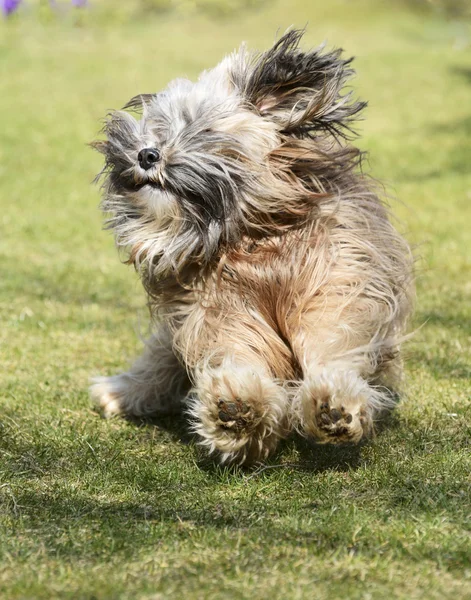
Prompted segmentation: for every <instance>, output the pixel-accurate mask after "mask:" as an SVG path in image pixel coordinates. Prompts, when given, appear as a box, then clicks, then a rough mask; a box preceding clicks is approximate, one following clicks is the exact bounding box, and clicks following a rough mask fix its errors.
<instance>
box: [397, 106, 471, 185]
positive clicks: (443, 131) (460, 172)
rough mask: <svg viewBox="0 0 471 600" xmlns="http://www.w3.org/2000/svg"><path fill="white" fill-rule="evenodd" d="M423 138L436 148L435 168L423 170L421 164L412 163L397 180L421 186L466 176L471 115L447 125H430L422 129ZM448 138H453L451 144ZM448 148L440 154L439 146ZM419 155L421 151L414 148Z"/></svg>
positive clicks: (470, 135) (470, 148) (467, 172)
mask: <svg viewBox="0 0 471 600" xmlns="http://www.w3.org/2000/svg"><path fill="white" fill-rule="evenodd" d="M422 135H423V138H424V139H425V140H431V141H433V143H434V144H435V145H436V147H437V148H438V149H439V150H438V151H437V155H436V157H437V159H436V161H435V162H436V163H437V166H435V168H431V169H428V170H422V169H423V163H421V162H416V163H414V162H411V163H410V165H409V167H408V168H406V169H405V170H404V172H403V173H401V177H400V179H401V180H402V181H405V182H412V183H414V182H415V183H420V182H425V181H428V180H432V179H440V178H442V177H443V176H450V175H454V176H467V175H469V164H470V161H471V146H470V144H469V138H470V137H471V115H469V116H467V117H465V118H460V119H455V120H450V121H448V122H446V123H433V122H432V123H430V124H429V125H428V126H425V127H424V128H423V134H422ZM450 136H453V144H452V145H451V144H450ZM442 143H443V144H444V145H445V146H446V147H447V151H446V152H443V150H442V149H441V147H440V146H441V144H442ZM417 151H418V152H421V148H417Z"/></svg>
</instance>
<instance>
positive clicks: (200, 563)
mask: <svg viewBox="0 0 471 600" xmlns="http://www.w3.org/2000/svg"><path fill="white" fill-rule="evenodd" d="M307 5H309V6H307ZM100 10H102V12H100V11H98V10H97V11H96V12H95V13H93V11H90V13H87V14H85V15H84V17H83V19H82V22H81V26H75V25H74V22H73V19H71V18H68V17H65V16H64V17H63V18H58V19H56V18H54V19H51V18H49V17H48V18H46V16H45V13H44V12H43V13H41V15H42V16H40V19H41V20H40V21H39V22H38V21H37V20H36V17H35V14H33V12H31V11H30V12H28V11H26V12H24V14H23V15H19V16H18V18H16V19H12V20H10V21H8V22H5V23H0V73H1V75H2V76H1V78H0V86H1V88H0V114H1V115H2V126H1V131H0V140H1V144H0V203H1V213H0V214H1V217H0V223H1V232H2V233H1V236H0V252H1V262H0V269H1V275H0V314H1V317H0V318H1V323H2V325H1V328H0V339H1V347H0V364H1V365H2V370H1V374H0V398H1V415H0V453H1V461H0V501H1V512H0V595H1V597H2V598H7V599H9V600H10V599H17V598H31V599H41V598H44V599H49V598H74V599H77V598H79V599H90V600H91V599H92V598H95V599H100V600H101V599H107V598H123V599H125V598H129V599H135V598H146V599H154V600H157V599H165V598H183V597H185V598H208V599H212V600H213V599H220V598H240V599H242V598H249V597H254V598H262V599H263V598H270V599H274V598H280V599H299V598H316V599H323V598H328V599H337V598H339V599H340V598H342V599H349V600H356V599H363V600H367V599H371V598H381V599H383V598H388V599H389V598H403V599H414V598H417V599H424V598H426V599H427V600H432V599H435V598H436V599H439V598H440V599H442V598H453V599H456V600H459V599H463V600H464V599H466V598H470V597H471V521H470V513H471V510H470V508H471V502H470V499H471V498H470V496H471V486H470V484H471V479H470V472H471V469H470V467H471V458H470V450H471V427H470V422H471V403H470V391H471V386H470V380H471V367H470V364H471V350H470V348H471V343H470V342H471V325H470V323H471V283H470V281H471V277H470V276H471V262H470V247H471V228H470V223H471V208H470V206H471V172H470V164H471V146H470V144H469V139H470V136H471V111H470V106H471V69H470V57H471V47H470V43H471V42H470V32H469V28H467V26H466V24H465V23H464V22H462V23H459V22H454V21H446V20H443V19H440V18H439V17H438V16H434V15H433V14H429V13H416V12H411V11H408V9H407V8H406V7H405V5H404V4H403V3H397V4H396V3H393V2H390V3H385V2H379V1H378V2H374V1H373V0H371V2H366V1H363V0H358V1H357V2H355V3H353V2H346V1H343V2H342V1H340V0H332V1H331V2H329V3H326V2H322V3H321V2H317V1H316V2H312V3H306V2H304V1H303V0H293V1H292V2H290V3H288V2H286V3H283V2H274V3H267V4H264V5H263V6H262V8H259V9H257V10H256V9H254V10H252V11H246V12H243V13H242V14H239V13H238V12H235V13H231V15H230V17H229V18H225V19H220V20H214V19H213V20H211V19H212V17H209V16H207V15H206V16H199V15H198V14H190V15H189V16H186V15H182V14H180V13H179V14H172V13H168V14H167V13H165V14H156V15H155V16H152V17H149V18H148V19H142V18H137V17H133V15H128V17H129V18H127V19H121V20H120V19H117V20H115V21H113V22H112V23H111V22H108V21H107V19H106V18H105V16H106V13H105V12H103V10H104V9H100ZM104 15H105V16H104ZM95 17H96V18H95ZM306 22H308V23H309V28H308V34H307V36H306V40H305V43H306V44H311V45H316V44H317V43H318V42H319V41H321V40H323V39H325V38H327V39H328V41H329V43H330V44H332V45H335V44H336V45H341V46H343V47H345V48H346V49H347V51H348V53H351V54H355V55H356V56H357V61H356V67H357V70H358V77H357V80H356V81H355V87H356V89H357V90H358V92H359V94H360V95H361V96H362V97H364V98H367V99H368V100H369V101H370V107H369V108H368V110H367V115H366V117H367V118H366V120H365V121H364V122H362V123H361V127H360V130H361V133H362V139H361V144H362V146H363V147H364V148H366V149H367V150H369V151H370V152H371V158H370V167H371V171H372V172H373V173H374V175H375V176H377V177H378V178H380V179H383V180H384V181H386V183H387V184H388V185H389V186H390V188H391V189H392V190H393V193H394V194H395V195H397V196H398V197H399V198H400V199H401V201H402V202H403V204H398V205H397V206H396V212H397V214H398V216H399V218H400V220H401V222H402V229H403V230H404V231H405V232H406V234H407V235H408V237H409V239H410V240H411V241H412V242H413V243H416V244H420V247H419V253H420V254H421V256H422V260H421V262H420V268H419V276H418V310H417V316H416V320H415V325H416V326H420V325H422V324H423V327H422V328H421V329H420V330H419V332H418V333H417V335H416V337H415V341H414V342H413V343H411V344H410V345H409V350H408V354H409V358H408V369H407V370H408V392H409V393H408V397H407V399H404V400H403V402H402V403H401V404H400V406H399V407H398V409H397V411H396V413H395V415H394V416H393V418H392V419H391V421H390V423H389V424H388V425H387V427H385V428H384V430H383V431H382V433H381V434H380V435H379V436H378V437H377V438H376V439H375V440H374V441H372V442H371V443H369V444H367V445H365V446H362V447H361V448H356V449H349V450H347V449H335V448H330V449H329V448H321V449H318V448H312V447H309V446H308V445H307V444H306V443H304V442H302V441H300V440H296V439H294V440H289V441H288V442H286V444H285V445H284V446H283V448H282V449H281V451H280V453H279V454H278V455H277V456H276V457H274V459H273V460H272V462H271V463H270V467H271V468H267V469H265V470H259V471H255V472H244V471H239V470H227V469H221V468H219V467H217V466H215V465H214V464H212V463H210V462H208V461H207V460H206V459H205V457H204V455H203V454H201V453H200V451H199V449H198V447H197V446H196V445H195V444H194V443H193V442H192V441H191V440H188V439H187V437H186V435H185V433H184V430H182V428H181V426H180V425H179V424H177V425H176V426H175V425H173V424H172V423H169V422H160V423H149V424H145V425H144V424H142V425H140V426H137V425H136V424H132V423H128V422H125V421H119V420H118V421H113V422H105V421H103V420H100V419H99V418H98V417H97V416H96V414H95V413H94V412H93V410H92V409H91V407H90V404H89V400H88V395H87V384H88V379H89V377H90V376H91V375H93V374H96V373H113V372H115V371H117V370H119V369H122V368H123V367H124V366H125V365H126V364H127V360H128V359H129V358H132V356H133V355H134V354H136V353H137V352H138V351H139V348H140V342H139V339H138V336H137V335H136V333H139V332H144V333H145V330H146V311H145V306H144V305H145V299H144V296H143V292H142V290H141V287H140V285H139V283H138V281H137V278H136V275H135V274H134V273H133V272H132V271H131V270H130V269H128V268H126V267H125V266H123V265H121V264H120V263H119V260H118V258H117V256H116V252H115V250H114V248H113V243H112V239H111V238H110V236H109V234H107V233H104V232H102V231H101V216H100V214H99V212H98V210H97V205H98V200H99V192H98V189H97V188H96V187H92V186H91V185H90V183H91V180H92V179H93V177H94V175H95V173H96V172H97V171H98V170H99V168H100V157H99V156H98V155H95V154H94V153H92V152H91V150H90V149H88V148H87V147H86V143H87V142H88V141H90V140H91V139H93V138H94V137H95V136H96V134H97V131H98V129H99V120H100V118H102V117H103V115H104V114H105V112H106V110H107V109H109V108H114V107H119V106H121V105H123V104H124V103H125V102H126V101H127V100H128V99H129V98H130V97H131V96H133V95H135V94H136V93H138V92H147V91H153V90H157V89H159V88H161V87H163V86H164V85H165V83H166V82H167V81H168V80H169V79H171V78H173V77H175V76H179V75H188V76H190V77H194V76H195V75H196V74H197V73H198V72H199V71H200V70H201V69H202V68H204V67H208V66H211V65H213V64H214V63H215V62H216V60H218V59H219V57H221V56H222V55H223V54H224V53H225V52H227V51H229V50H231V49H232V48H233V47H235V46H237V45H238V44H239V42H240V41H241V40H242V39H245V40H247V41H248V42H249V43H250V44H251V45H253V46H257V47H260V48H262V47H264V46H266V45H268V44H269V43H270V42H271V41H272V40H273V37H274V34H275V32H276V30H277V29H278V28H280V29H281V30H284V29H285V28H286V27H287V26H289V25H291V24H293V23H294V24H296V25H304V24H305V23H306ZM79 25H80V23H79Z"/></svg>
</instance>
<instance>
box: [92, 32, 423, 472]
mask: <svg viewBox="0 0 471 600" xmlns="http://www.w3.org/2000/svg"><path fill="white" fill-rule="evenodd" d="M303 34H304V31H302V30H291V31H288V32H287V33H286V34H284V35H283V36H282V37H281V38H280V39H278V41H276V43H275V44H274V45H273V47H272V48H270V49H269V50H268V51H265V52H262V53H255V52H250V51H248V50H247V49H246V48H245V46H242V47H241V49H240V50H238V51H236V52H234V53H233V54H231V55H230V56H227V57H226V58H224V60H223V61H222V62H221V63H220V64H219V65H218V66H216V67H215V68H214V69H212V70H209V71H205V72H203V73H202V75H201V76H200V77H199V79H198V80H197V82H196V83H192V82H190V81H188V80H186V79H176V80H175V81H173V82H171V83H170V84H169V86H168V87H167V88H166V89H165V90H164V91H163V92H161V93H157V94H140V95H138V96H136V97H134V98H133V99H132V100H131V101H130V102H129V103H128V104H127V105H126V106H125V107H124V109H123V110H122V111H117V112H113V113H111V114H110V115H108V118H107V120H106V122H105V127H104V134H105V136H106V139H105V140H100V141H97V142H94V144H93V145H94V147H95V148H96V149H97V150H99V151H100V152H101V153H102V154H103V155H104V157H105V166H104V169H103V171H102V173H101V174H100V175H103V176H104V184H103V200H102V209H103V211H104V212H105V213H106V214H107V215H108V219H107V221H106V223H107V227H108V228H110V229H112V230H113V232H114V235H115V239H116V243H117V246H118V248H120V249H124V250H125V252H126V253H127V254H126V256H127V262H128V263H130V264H133V265H134V266H135V268H136V269H137V271H138V272H139V274H140V277H141V279H142V282H143V285H144V288H145V290H146V292H147V296H148V301H149V307H150V313H151V319H152V323H153V328H152V331H153V332H154V333H153V334H152V336H151V337H150V339H149V340H148V341H147V342H146V345H145V350H144V353H143V354H142V356H140V357H139V358H138V359H137V360H136V361H135V363H134V364H133V365H132V367H131V368H130V370H129V371H128V372H125V373H121V374H118V375H114V376H112V377H100V378H97V379H95V381H94V384H93V385H92V388H91V394H92V396H93V398H94V399H95V401H96V403H97V404H98V406H99V407H100V408H101V410H102V411H103V413H104V415H105V416H107V417H109V416H113V415H117V414H122V415H135V416H145V415H150V414H169V413H176V412H179V411H182V410H184V411H187V414H188V415H189V416H190V419H191V422H192V427H193V430H194V431H195V432H196V434H197V435H198V437H199V439H200V441H201V443H202V444H203V445H204V446H205V447H206V448H207V449H208V451H209V452H210V453H214V454H215V455H216V456H217V457H218V458H219V460H220V461H221V462H222V463H238V464H250V463H254V462H260V461H264V460H265V459H266V458H267V457H268V456H269V455H270V454H271V453H273V451H274V450H275V448H276V447H277V444H278V442H279V440H281V439H283V438H285V437H286V436H287V435H289V434H290V432H292V431H298V432H301V433H302V434H303V435H305V436H308V437H310V438H313V439H314V440H316V441H317V442H320V443H330V444H339V443H344V442H352V443H358V442H360V441H361V440H363V439H365V438H367V437H368V436H370V435H371V434H372V432H373V430H374V423H375V421H376V420H377V417H378V415H379V414H381V413H382V411H383V410H385V409H388V408H390V407H392V405H393V404H394V402H395V398H396V397H397V394H398V390H399V389H400V386H401V380H402V362H401V353H400V347H401V343H402V341H403V340H404V336H405V331H406V327H407V323H408V319H409V317H410V315H411V312H412V307H413V298H414V278H413V257H412V254H411V250H410V247H409V245H408V244H407V243H406V241H405V240H404V239H403V238H402V237H401V236H400V235H399V234H398V232H397V231H396V229H395V227H394V226H393V225H392V223H391V220H390V216H389V209H388V207H387V205H386V203H385V202H384V201H383V200H382V199H381V197H382V193H381V188H380V187H379V186H378V185H377V184H376V183H375V182H374V180H373V179H372V178H370V177H369V176H367V175H365V174H364V173H363V172H362V168H361V159H362V156H363V153H362V152H361V151H360V150H359V149H357V148H356V147H355V146H354V145H353V140H354V139H355V133H354V130H353V129H352V126H353V122H354V120H355V118H357V117H358V115H359V114H360V112H361V111H362V109H363V108H364V107H365V104H366V103H364V102H361V101H358V100H356V99H355V98H353V97H352V92H351V91H350V92H345V83H346V81H347V80H349V79H350V78H351V77H352V75H353V74H354V71H353V70H352V68H351V61H352V59H344V58H343V57H342V51H341V50H333V51H326V50H325V48H324V47H320V48H317V49H314V50H310V51H304V50H302V49H301V44H300V42H301V38H302V36H303ZM131 112H133V113H134V114H136V113H138V116H137V118H135V117H134V116H133V115H132V114H131Z"/></svg>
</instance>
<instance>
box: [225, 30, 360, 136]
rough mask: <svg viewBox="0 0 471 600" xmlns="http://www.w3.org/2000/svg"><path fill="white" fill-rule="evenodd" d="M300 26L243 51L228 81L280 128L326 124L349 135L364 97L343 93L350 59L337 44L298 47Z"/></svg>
mask: <svg viewBox="0 0 471 600" xmlns="http://www.w3.org/2000/svg"><path fill="white" fill-rule="evenodd" d="M303 34H304V30H292V31H289V32H288V33H286V34H285V35H283V36H282V37H281V38H280V40H278V42H276V43H275V45H274V46H273V47H272V48H271V49H270V50H268V51H266V52H263V53H262V54H259V55H255V56H250V55H249V56H247V55H246V54H244V51H242V52H241V53H240V54H239V58H240V61H239V62H238V64H236V65H235V68H234V70H233V73H232V75H233V81H234V84H235V85H236V87H237V88H238V89H239V90H240V93H241V94H242V95H243V97H244V98H245V99H246V101H248V103H249V104H250V105H252V106H253V107H255V109H256V110H258V111H259V112H260V114H262V115H263V116H266V117H269V118H272V119H274V120H276V121H278V122H279V123H280V126H281V128H282V130H283V131H284V132H285V133H291V134H294V135H304V134H309V133H311V134H315V132H316V131H319V130H328V131H330V132H331V133H334V134H335V135H340V136H342V137H348V134H349V132H351V133H352V130H351V123H352V120H353V119H354V117H356V115H357V114H358V113H359V112H360V111H361V110H362V109H363V108H364V107H365V104H366V103H365V102H358V101H352V97H351V92H347V93H344V94H342V89H343V87H344V85H345V81H346V80H347V79H348V78H349V77H351V76H352V75H353V74H354V71H353V69H351V68H350V66H349V65H350V63H351V61H352V59H349V60H344V59H342V58H341V52H342V51H341V50H334V51H332V52H323V51H322V48H321V49H316V50H312V51H309V52H303V51H302V50H300V49H299V42H300V40H301V38H302V36H303Z"/></svg>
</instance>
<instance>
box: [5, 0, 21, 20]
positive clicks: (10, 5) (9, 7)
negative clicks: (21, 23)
mask: <svg viewBox="0 0 471 600" xmlns="http://www.w3.org/2000/svg"><path fill="white" fill-rule="evenodd" d="M20 2H21V0H0V4H1V7H2V12H3V14H4V15H5V16H6V17H7V16H8V15H11V13H12V12H15V10H16V9H17V8H18V6H19V4H20Z"/></svg>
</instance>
